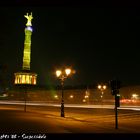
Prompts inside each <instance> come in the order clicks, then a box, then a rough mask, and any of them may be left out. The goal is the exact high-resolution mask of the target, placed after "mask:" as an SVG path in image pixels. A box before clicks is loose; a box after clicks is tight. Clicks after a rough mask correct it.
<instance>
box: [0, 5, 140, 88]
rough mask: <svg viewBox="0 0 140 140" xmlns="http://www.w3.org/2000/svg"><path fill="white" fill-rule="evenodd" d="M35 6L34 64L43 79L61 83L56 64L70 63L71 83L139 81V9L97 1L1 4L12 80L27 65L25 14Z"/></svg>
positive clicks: (4, 56)
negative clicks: (90, 3) (97, 4)
mask: <svg viewBox="0 0 140 140" xmlns="http://www.w3.org/2000/svg"><path fill="white" fill-rule="evenodd" d="M30 11H32V12H33V17H34V19H33V21H32V25H33V34H32V46H31V47H32V55H31V70H32V71H34V72H37V73H38V84H41V85H47V84H56V83H58V82H57V80H56V78H55V75H54V72H55V69H56V68H58V67H60V66H67V65H68V66H72V68H74V69H75V70H76V74H75V75H73V76H72V77H71V78H70V79H69V80H67V82H66V83H67V84H72V85H75V84H76V85H77V84H94V83H98V82H108V81H109V80H111V79H113V78H115V77H117V78H118V79H120V80H121V81H122V82H123V83H124V84H140V79H139V77H140V55H139V54H140V49H139V47H140V41H139V38H140V35H139V32H140V11H139V10H138V8H126V7H115V8H113V7H110V8H103V7H102V8H101V7H95V6H94V7H92V6H48V7H5V8H4V7H1V8H0V17H1V22H0V27H1V33H0V49H1V51H0V63H1V64H6V65H7V71H8V72H7V73H8V74H7V75H8V76H7V79H8V81H9V82H11V83H12V80H13V78H14V72H17V71H20V70H21V68H22V66H21V65H22V55H23V47H24V28H25V24H26V19H25V18H24V15H25V14H26V12H30ZM2 19H3V21H2Z"/></svg>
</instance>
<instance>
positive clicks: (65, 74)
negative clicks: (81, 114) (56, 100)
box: [56, 68, 71, 117]
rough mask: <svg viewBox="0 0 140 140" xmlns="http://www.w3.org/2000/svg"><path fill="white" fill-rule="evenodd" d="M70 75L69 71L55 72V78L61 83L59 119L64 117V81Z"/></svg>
mask: <svg viewBox="0 0 140 140" xmlns="http://www.w3.org/2000/svg"><path fill="white" fill-rule="evenodd" d="M70 74H71V69H69V68H67V69H64V70H56V77H57V78H59V79H60V81H61V88H62V96H61V117H65V114H64V95H63V93H64V80H65V79H66V78H67V77H68V76H69V75H70Z"/></svg>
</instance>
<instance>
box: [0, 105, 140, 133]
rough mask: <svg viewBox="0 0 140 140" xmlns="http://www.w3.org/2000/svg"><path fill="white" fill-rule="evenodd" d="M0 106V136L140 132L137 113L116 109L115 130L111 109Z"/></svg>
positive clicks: (139, 114) (139, 121)
mask: <svg viewBox="0 0 140 140" xmlns="http://www.w3.org/2000/svg"><path fill="white" fill-rule="evenodd" d="M26 109H27V111H26V112H24V106H23V105H2V104H1V105H0V133H48V134H49V133H140V120H139V118H140V111H133V110H118V121H119V129H117V130H116V129H115V116H114V110H113V109H105V108H97V109H96V108H71V107H68V108H65V118H63V117H60V107H51V106H31V105H30V106H27V108H26Z"/></svg>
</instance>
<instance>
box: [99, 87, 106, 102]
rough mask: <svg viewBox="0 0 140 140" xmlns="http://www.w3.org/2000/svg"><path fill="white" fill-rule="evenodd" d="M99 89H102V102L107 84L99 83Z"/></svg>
mask: <svg viewBox="0 0 140 140" xmlns="http://www.w3.org/2000/svg"><path fill="white" fill-rule="evenodd" d="M98 89H99V90H100V91H101V102H102V103H103V94H104V90H106V85H98Z"/></svg>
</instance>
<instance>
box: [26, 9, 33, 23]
mask: <svg viewBox="0 0 140 140" xmlns="http://www.w3.org/2000/svg"><path fill="white" fill-rule="evenodd" d="M24 17H25V18H27V23H26V26H32V23H31V21H32V19H33V16H32V12H31V15H28V13H27V14H26V15H24Z"/></svg>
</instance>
